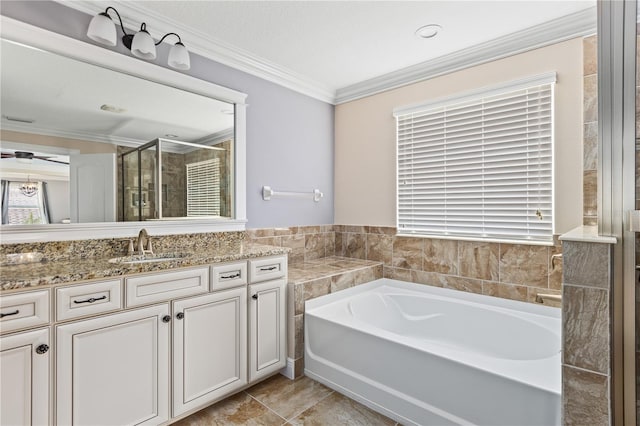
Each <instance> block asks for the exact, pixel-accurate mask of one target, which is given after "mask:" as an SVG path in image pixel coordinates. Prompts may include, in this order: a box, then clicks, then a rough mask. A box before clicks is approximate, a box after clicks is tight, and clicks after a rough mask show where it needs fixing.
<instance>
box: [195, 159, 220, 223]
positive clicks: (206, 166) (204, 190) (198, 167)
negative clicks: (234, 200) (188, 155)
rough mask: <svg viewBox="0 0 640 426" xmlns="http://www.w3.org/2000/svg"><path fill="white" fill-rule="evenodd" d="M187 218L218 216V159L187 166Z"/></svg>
mask: <svg viewBox="0 0 640 426" xmlns="http://www.w3.org/2000/svg"><path fill="white" fill-rule="evenodd" d="M187 216H220V159H219V158H213V159H211V160H205V161H200V162H197V163H190V164H187Z"/></svg>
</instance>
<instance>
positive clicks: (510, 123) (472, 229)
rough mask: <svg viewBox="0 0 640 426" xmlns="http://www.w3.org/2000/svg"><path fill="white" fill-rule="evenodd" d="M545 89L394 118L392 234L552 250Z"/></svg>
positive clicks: (490, 91) (550, 79)
mask: <svg viewBox="0 0 640 426" xmlns="http://www.w3.org/2000/svg"><path fill="white" fill-rule="evenodd" d="M554 82H555V73H548V74H544V75H541V76H536V77H533V78H529V79H526V80H519V81H515V82H510V83H507V84H504V85H501V86H497V87H492V88H484V89H481V90H477V91H474V92H473V93H466V94H463V95H459V96H455V97H451V98H447V99H443V100H438V101H435V102H432V103H429V104H421V105H417V106H411V107H405V108H400V109H396V110H395V111H394V115H395V116H396V120H397V142H398V155H397V157H398V163H397V177H398V180H397V185H398V205H397V215H398V216H397V217H398V233H399V234H404V235H430V236H446V237H452V238H469V239H487V240H498V241H512V240H515V241H522V240H524V241H539V242H550V241H552V239H553V217H552V212H553V89H554Z"/></svg>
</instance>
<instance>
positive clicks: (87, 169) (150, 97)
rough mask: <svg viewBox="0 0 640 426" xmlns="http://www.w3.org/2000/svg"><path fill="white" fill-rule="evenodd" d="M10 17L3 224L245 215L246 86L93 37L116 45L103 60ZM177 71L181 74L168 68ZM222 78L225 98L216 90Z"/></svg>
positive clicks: (1, 127) (4, 81)
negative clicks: (17, 31)
mask: <svg viewBox="0 0 640 426" xmlns="http://www.w3.org/2000/svg"><path fill="white" fill-rule="evenodd" d="M5 21H6V19H5V18H4V17H3V31H2V37H3V38H2V39H1V40H0V43H1V46H0V54H1V62H2V69H1V71H0V77H1V87H2V91H1V92H0V111H1V112H2V116H1V121H0V149H1V152H2V158H1V159H0V178H1V179H2V230H3V234H6V232H7V231H8V230H11V231H14V230H15V229H18V228H19V229H25V227H34V226H38V228H39V229H42V226H53V225H67V224H70V225H73V224H96V223H103V224H106V223H113V222H123V221H125V222H132V221H133V222H142V221H164V222H166V221H185V220H187V219H189V222H193V220H194V219H197V220H201V221H202V220H207V221H218V222H219V221H229V220H235V219H243V213H244V212H243V211H242V209H243V206H244V201H243V200H240V205H237V201H238V194H237V193H236V191H237V183H238V182H236V181H237V180H238V179H237V175H238V170H237V169H238V165H240V168H242V165H243V162H242V161H238V157H237V152H238V149H237V148H238V146H237V144H238V140H237V139H238V138H237V137H236V133H239V134H240V137H241V138H242V137H243V135H244V131H243V129H240V131H239V132H238V129H237V122H238V117H237V114H236V109H238V108H237V107H238V104H239V103H238V102H234V101H235V100H236V99H242V100H243V99H244V96H245V95H243V94H238V93H237V92H233V91H230V90H229V89H225V88H221V87H219V86H215V85H212V84H210V83H205V82H201V81H199V80H197V79H195V78H192V77H187V76H185V75H181V74H178V73H177V72H175V71H169V70H166V69H161V68H159V67H157V66H154V65H151V64H148V63H145V62H142V61H139V60H137V59H134V58H130V57H126V56H124V55H118V54H115V53H114V52H110V51H104V50H103V49H100V48H97V47H95V46H91V45H86V46H87V48H88V49H89V50H90V51H91V52H92V55H93V56H91V55H90V56H91V57H95V55H105V54H106V56H105V59H101V60H100V62H101V63H98V64H96V61H94V60H91V57H90V58H88V59H85V58H80V59H79V58H77V56H78V54H77V53H76V55H75V56H76V58H73V57H70V56H69V55H65V54H64V53H62V54H61V52H59V51H52V50H60V49H59V48H57V49H47V48H43V47H42V46H37V45H36V46H34V45H30V44H27V43H25V42H24V41H23V40H16V38H18V39H20V37H11V36H8V34H7V31H6V25H5ZM10 23H11V24H15V22H14V21H10ZM19 26H20V27H26V25H25V24H20V25H19ZM21 29H22V30H24V29H25V28H21ZM26 29H27V30H29V31H37V32H42V31H44V30H41V29H36V28H34V27H29V28H26ZM58 37H62V36H58ZM65 39H66V38H65ZM67 41H68V42H69V43H80V44H84V43H81V42H78V41H77V40H72V39H68V40H67ZM45 47H46V46H45ZM94 49H98V50H99V51H96V52H95V53H93V50H94ZM100 51H101V52H100ZM113 55H117V56H113ZM118 56H122V58H118ZM109 60H114V61H115V62H113V63H114V65H113V66H112V65H111V64H110V63H109ZM120 62H122V63H126V66H123V65H122V64H121V63H120ZM149 67H152V68H149ZM118 68H120V69H118ZM122 68H125V69H122ZM138 68H140V72H138ZM132 69H133V70H135V71H134V72H131V71H130V70H132ZM147 70H148V71H147ZM154 73H155V74H157V75H158V77H157V78H156V76H155V75H154ZM132 74H134V75H132ZM135 74H137V75H135ZM140 74H143V75H142V77H141V76H140ZM172 74H176V76H175V77H176V82H177V83H175V84H174V83H173V82H171V81H166V80H167V79H166V77H163V76H168V77H169V80H171V79H172V78H173V76H172ZM149 75H153V77H151V78H149ZM163 79H164V80H165V81H163ZM181 79H182V80H181ZM154 80H155V81H154ZM183 80H184V81H183ZM180 86H183V87H180ZM185 86H187V87H185ZM200 86H202V90H200ZM185 88H186V90H185ZM218 88H219V89H220V90H219V93H220V94H221V96H220V97H218V98H217V97H215V96H212V94H211V93H212V92H214V95H215V92H216V89H218ZM236 94H237V95H238V96H236ZM234 97H235V98H236V99H234ZM221 99H222V100H221ZM227 100H230V102H228V101H227ZM242 106H244V105H242ZM243 112H244V110H243V109H242V108H240V115H241V116H242V115H243ZM241 123H242V125H244V122H243V121H242V122H241ZM241 142H243V141H241ZM239 151H240V152H241V153H244V149H243V148H241V149H240V150H239ZM240 180H241V181H243V178H242V177H241V178H240ZM240 183H242V182H240ZM238 207H240V210H241V211H240V212H239V211H238Z"/></svg>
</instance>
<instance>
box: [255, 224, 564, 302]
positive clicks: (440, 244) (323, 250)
mask: <svg viewBox="0 0 640 426" xmlns="http://www.w3.org/2000/svg"><path fill="white" fill-rule="evenodd" d="M246 238H247V241H252V242H256V243H261V244H268V245H274V246H281V247H288V248H290V249H291V252H290V253H289V266H292V265H296V264H300V263H304V262H305V261H309V260H314V259H319V258H323V257H329V256H334V255H335V256H340V257H347V258H351V259H361V260H371V261H374V262H381V263H382V264H383V276H384V277H385V278H394V279H399V280H403V281H412V282H415V283H420V284H429V285H435V286H437V287H446V288H452V289H455V290H462V291H470V292H474V293H480V294H485V295H489V296H495V297H502V298H506V299H515V300H520V301H524V302H532V303H535V300H536V295H537V294H538V293H545V294H556V295H558V294H560V290H561V284H562V259H561V258H560V259H557V258H556V259H553V260H552V258H551V256H553V255H554V254H561V253H562V245H561V244H560V242H559V241H558V240H557V238H556V239H554V241H555V244H554V245H553V246H550V247H549V246H534V245H527V244H499V243H482V242H469V241H458V240H444V239H437V238H423V237H403V236H399V235H396V228H395V227H381V226H366V225H317V226H295V227H290V228H265V229H251V230H247V232H246ZM549 304H551V305H552V306H556V307H559V304H558V303H556V304H554V302H549Z"/></svg>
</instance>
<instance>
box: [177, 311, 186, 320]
mask: <svg viewBox="0 0 640 426" xmlns="http://www.w3.org/2000/svg"><path fill="white" fill-rule="evenodd" d="M176 318H178V319H182V318H184V312H178V313H177V314H176Z"/></svg>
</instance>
